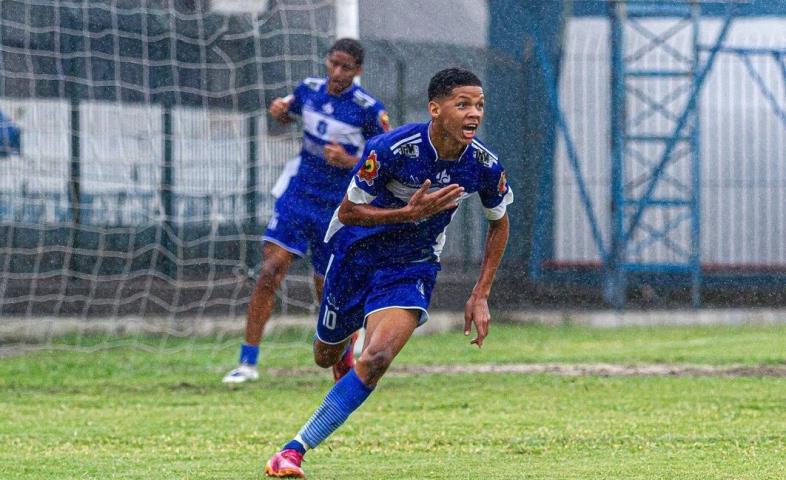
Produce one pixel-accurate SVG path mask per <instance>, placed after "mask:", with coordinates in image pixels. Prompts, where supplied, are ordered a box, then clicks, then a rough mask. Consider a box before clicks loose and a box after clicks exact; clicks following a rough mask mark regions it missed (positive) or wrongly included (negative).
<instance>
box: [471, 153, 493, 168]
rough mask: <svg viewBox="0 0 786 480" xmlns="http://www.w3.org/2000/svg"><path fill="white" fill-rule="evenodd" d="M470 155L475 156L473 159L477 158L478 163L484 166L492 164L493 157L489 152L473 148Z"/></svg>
mask: <svg viewBox="0 0 786 480" xmlns="http://www.w3.org/2000/svg"><path fill="white" fill-rule="evenodd" d="M472 156H473V157H475V160H477V161H478V163H480V164H482V165H483V166H485V167H491V165H493V164H494V158H493V157H492V156H491V154H490V153H489V152H486V151H483V150H479V149H477V148H476V149H475V150H473V151H472Z"/></svg>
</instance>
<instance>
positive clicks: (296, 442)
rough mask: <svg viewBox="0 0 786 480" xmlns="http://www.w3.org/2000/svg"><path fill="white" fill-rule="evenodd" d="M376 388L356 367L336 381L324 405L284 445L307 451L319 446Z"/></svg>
mask: <svg viewBox="0 0 786 480" xmlns="http://www.w3.org/2000/svg"><path fill="white" fill-rule="evenodd" d="M373 391H374V389H373V388H369V387H367V386H366V385H365V384H364V383H363V382H362V381H361V380H360V378H358V376H357V373H355V369H354V368H353V369H352V370H350V371H349V373H347V374H346V375H344V377H343V378H342V379H341V380H339V381H338V382H337V383H336V384H335V385H333V388H331V389H330V391H329V392H328V394H327V395H326V396H325V399H324V400H322V405H320V406H319V408H318V409H317V410H316V411H315V412H314V414H313V415H311V418H310V419H309V420H308V422H306V424H305V425H303V428H301V429H300V431H299V432H298V434H297V436H296V437H295V438H294V439H293V440H292V441H290V442H289V443H287V444H286V445H284V449H288V448H291V449H294V450H297V451H299V452H300V453H303V454H305V453H306V450H307V449H309V448H314V447H316V446H317V445H319V444H320V443H322V441H323V440H324V439H326V438H327V437H328V436H330V434H331V433H333V432H334V431H335V430H336V429H337V428H338V427H340V426H341V425H342V424H343V423H344V422H345V421H346V420H347V418H349V415H350V414H351V413H352V412H354V411H355V410H356V409H357V408H358V407H359V406H360V405H361V404H362V403H363V402H365V401H366V399H367V398H368V396H369V395H371V392H373Z"/></svg>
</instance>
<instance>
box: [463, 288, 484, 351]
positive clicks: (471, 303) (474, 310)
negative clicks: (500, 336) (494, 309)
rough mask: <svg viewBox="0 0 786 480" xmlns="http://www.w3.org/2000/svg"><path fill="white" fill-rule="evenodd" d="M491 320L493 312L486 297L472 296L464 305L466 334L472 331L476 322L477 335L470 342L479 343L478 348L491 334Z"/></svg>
mask: <svg viewBox="0 0 786 480" xmlns="http://www.w3.org/2000/svg"><path fill="white" fill-rule="evenodd" d="M489 322H491V314H490V313H489V303H488V300H487V299H486V298H484V297H477V296H475V295H472V296H470V297H469V300H467V303H466V305H464V335H469V334H470V333H471V332H472V324H473V323H474V324H475V330H476V331H477V335H476V336H475V338H474V339H473V340H472V341H471V342H470V343H471V344H475V345H477V346H478V348H480V347H482V346H483V339H485V338H486V336H487V335H488V334H489Z"/></svg>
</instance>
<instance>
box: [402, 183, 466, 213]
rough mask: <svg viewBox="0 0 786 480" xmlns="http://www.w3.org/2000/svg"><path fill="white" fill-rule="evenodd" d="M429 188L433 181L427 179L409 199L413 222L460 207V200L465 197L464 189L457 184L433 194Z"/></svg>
mask: <svg viewBox="0 0 786 480" xmlns="http://www.w3.org/2000/svg"><path fill="white" fill-rule="evenodd" d="M429 187H431V180H428V179H426V181H425V182H423V185H421V187H420V188H419V189H418V190H417V191H416V192H415V194H414V195H412V197H411V198H410V199H409V204H408V205H407V207H408V208H409V209H410V211H411V212H410V213H411V215H412V217H411V218H412V221H413V222H415V221H418V220H422V219H424V218H428V217H430V216H432V215H436V214H437V213H439V212H441V211H443V210H449V209H452V208H456V207H458V200H459V198H461V196H462V195H464V187H462V186H461V185H458V184H456V183H452V184H450V185H448V186H446V187H442V188H440V189H439V190H437V191H435V192H432V193H429V191H428V189H429Z"/></svg>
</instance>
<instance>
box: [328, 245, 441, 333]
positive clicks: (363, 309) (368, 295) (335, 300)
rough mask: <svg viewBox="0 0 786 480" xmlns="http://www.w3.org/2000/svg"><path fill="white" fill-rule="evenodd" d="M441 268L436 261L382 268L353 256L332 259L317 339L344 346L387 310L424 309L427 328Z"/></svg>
mask: <svg viewBox="0 0 786 480" xmlns="http://www.w3.org/2000/svg"><path fill="white" fill-rule="evenodd" d="M439 269H440V266H439V263H436V262H412V263H403V264H393V265H387V266H380V265H364V264H362V263H360V262H357V261H355V260H353V258H352V256H351V255H350V256H349V257H343V258H342V256H341V255H340V254H336V255H334V256H332V257H331V258H330V262H329V266H328V270H327V273H326V275H325V287H324V292H323V294H322V304H321V305H320V307H319V316H318V317H317V338H319V340H320V341H322V342H323V343H328V344H337V343H341V342H343V341H344V340H345V339H347V338H348V337H349V336H350V335H352V334H353V333H354V332H355V331H356V330H358V329H360V328H361V327H364V326H365V323H366V319H367V318H368V316H369V315H371V314H372V313H374V312H377V311H379V310H384V309H387V308H405V309H416V310H420V311H421V312H422V313H421V314H420V318H419V320H418V326H420V325H423V324H424V323H426V321H427V320H428V305H429V302H430V301H431V292H432V290H433V289H434V284H435V283H436V281H437V273H438V272H439Z"/></svg>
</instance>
